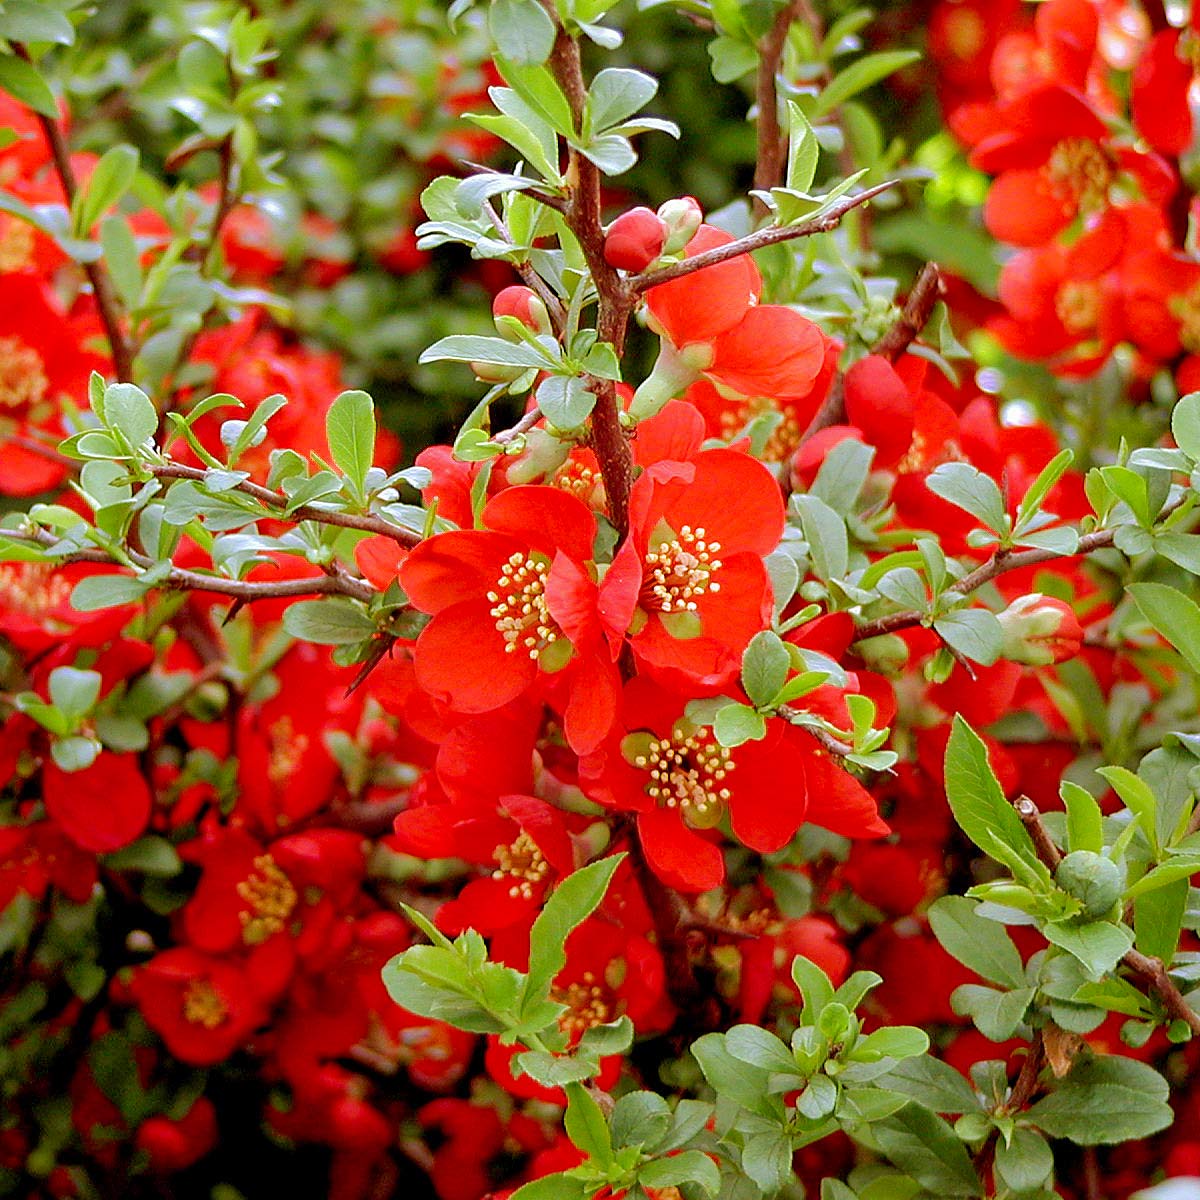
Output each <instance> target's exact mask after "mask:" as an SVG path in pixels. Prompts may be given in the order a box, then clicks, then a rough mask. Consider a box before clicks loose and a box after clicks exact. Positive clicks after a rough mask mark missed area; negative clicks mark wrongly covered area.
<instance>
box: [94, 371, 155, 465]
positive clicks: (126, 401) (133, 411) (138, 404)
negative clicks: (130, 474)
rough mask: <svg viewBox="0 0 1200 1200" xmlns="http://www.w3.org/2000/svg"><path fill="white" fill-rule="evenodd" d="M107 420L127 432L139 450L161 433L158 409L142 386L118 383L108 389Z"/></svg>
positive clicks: (106, 392)
mask: <svg viewBox="0 0 1200 1200" xmlns="http://www.w3.org/2000/svg"><path fill="white" fill-rule="evenodd" d="M104 423H105V424H106V425H107V426H108V427H109V428H110V429H116V430H119V431H120V432H121V433H122V434H124V435H125V440H126V441H127V442H128V443H129V444H130V446H131V447H133V449H135V450H136V449H138V448H139V447H140V446H142V445H144V444H145V443H146V442H148V441H149V440H150V439H151V438H153V437H154V435H155V433H157V432H158V412H157V410H156V409H155V407H154V405H153V404H152V403H151V402H150V397H149V396H147V395H146V393H145V392H143V391H142V389H141V388H139V387H134V385H133V384H132V383H114V384H111V385H110V386H109V387H108V388H106V389H105V392H104Z"/></svg>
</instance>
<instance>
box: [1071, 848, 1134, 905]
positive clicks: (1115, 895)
mask: <svg viewBox="0 0 1200 1200" xmlns="http://www.w3.org/2000/svg"><path fill="white" fill-rule="evenodd" d="M1054 882H1055V883H1057V884H1058V886H1059V887H1060V888H1062V890H1063V891H1064V892H1066V893H1067V894H1068V895H1070V896H1074V897H1075V899H1076V900H1079V901H1081V902H1082V904H1083V910H1082V912H1081V913H1080V914H1079V915H1080V916H1081V917H1084V918H1085V919H1087V920H1089V921H1095V920H1099V919H1100V918H1101V917H1104V916H1107V915H1108V913H1109V911H1110V910H1111V908H1112V906H1113V905H1114V904H1116V902H1117V901H1118V900H1119V899H1120V898H1121V893H1122V892H1123V891H1124V890H1125V872H1124V870H1122V868H1121V867H1119V866H1118V865H1117V864H1116V863H1115V862H1113V861H1112V859H1110V858H1105V857H1104V856H1103V855H1102V854H1095V853H1093V852H1092V851H1091V850H1075V851H1073V852H1072V853H1070V854H1068V855H1067V857H1066V858H1064V859H1063V860H1062V862H1060V863H1059V864H1058V866H1057V867H1056V868H1055V871H1054Z"/></svg>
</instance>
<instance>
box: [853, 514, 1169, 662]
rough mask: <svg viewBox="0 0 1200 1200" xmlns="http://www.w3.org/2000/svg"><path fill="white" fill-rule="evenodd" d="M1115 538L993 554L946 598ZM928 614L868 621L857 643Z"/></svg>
mask: <svg viewBox="0 0 1200 1200" xmlns="http://www.w3.org/2000/svg"><path fill="white" fill-rule="evenodd" d="M1182 504H1183V499H1179V500H1176V501H1175V502H1173V503H1171V504H1169V505H1167V507H1166V508H1164V509H1163V510H1162V512H1161V513H1160V514H1159V519H1160V520H1161V519H1162V518H1164V517H1168V516H1170V515H1171V513H1173V512H1174V511H1175V510H1176V509H1177V508H1179V507H1180V506H1181V505H1182ZM1115 536H1116V530H1115V529H1098V530H1097V531H1096V532H1095V533H1088V534H1085V535H1084V536H1083V537H1081V538H1080V539H1079V542H1078V544H1077V545H1076V547H1075V549H1074V550H1072V551H1071V553H1070V554H1063V553H1060V552H1059V551H1057V550H1042V549H1031V550H1012V551H1007V552H1004V553H1001V552H999V551H997V553H995V554H993V555H992V557H991V558H989V559H988V561H987V562H985V563H983V564H982V566H979V567H976V568H975V570H974V571H972V572H971V573H970V574H969V575H964V576H963V578H962V579H960V580H959V581H958V582H957V583H956V584H953V585H952V586H950V587H948V588H947V589H946V591H945V592H944V593H943V595H948V594H949V593H951V592H954V593H957V594H959V595H962V596H967V595H970V593H971V592H974V591H976V590H977V589H978V588H981V587H983V585H984V584H985V583H991V581H992V580H993V579H995V578H997V577H998V576H1000V575H1005V574H1007V573H1008V572H1009V571H1017V570H1020V569H1021V568H1022V567H1036V566H1039V565H1040V564H1041V563H1047V562H1056V561H1057V560H1059V559H1064V558H1077V557H1079V556H1080V555H1082V554H1092V553H1093V552H1095V551H1096V550H1106V549H1108V547H1110V546H1111V545H1112V544H1113V538H1114V537H1115ZM927 615H928V614H926V613H919V612H916V611H915V610H912V609H906V610H904V611H902V612H895V613H888V615H887V616H884V617H876V618H875V619H874V620H873V621H866V622H864V623H863V624H862V625H860V626H859V628H858V632H857V633H856V634H855V641H863V640H865V639H866V638H873V637H881V636H882V635H883V634H885V633H895V632H896V631H897V630H900V629H908V628H910V627H911V626H913V625H920V624H921V622H922V621H924V620H925V619H926V617H927Z"/></svg>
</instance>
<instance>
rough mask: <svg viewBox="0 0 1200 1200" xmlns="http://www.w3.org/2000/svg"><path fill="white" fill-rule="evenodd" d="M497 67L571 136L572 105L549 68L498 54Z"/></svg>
mask: <svg viewBox="0 0 1200 1200" xmlns="http://www.w3.org/2000/svg"><path fill="white" fill-rule="evenodd" d="M496 66H497V67H498V68H499V70H500V74H501V75H502V76H503V77H504V81H505V82H506V83H507V84H508V85H509V87H511V88H512V89H513V91H515V92H516V93H517V95H519V96H520V97H521V99H522V100H524V101H525V103H526V104H528V105H530V106H531V107H532V108H534V109H536V110H537V112H538V114H539V115H540V116H542V117H544V118H545V119H546V121H547V122H549V124H550V125H551V126H552V127H553V129H554V130H555V131H556V132H557V133H561V134H562V135H563V137H571V136H572V135H573V134H574V133H575V121H574V118H573V117H572V115H571V105H570V103H569V102H568V100H567V97H566V96H565V95H564V93H563V90H562V88H560V87H559V86H558V84H557V83H556V82H555V79H554V76H553V74H551V72H550V71H548V70H547V69H546V68H545V67H541V66H536V65H534V66H519V65H518V64H517V63H510V62H508V61H506V60H505V59H504V58H503V57H501V56H498V57H497V59H496ZM517 240H518V241H519V240H520V239H517Z"/></svg>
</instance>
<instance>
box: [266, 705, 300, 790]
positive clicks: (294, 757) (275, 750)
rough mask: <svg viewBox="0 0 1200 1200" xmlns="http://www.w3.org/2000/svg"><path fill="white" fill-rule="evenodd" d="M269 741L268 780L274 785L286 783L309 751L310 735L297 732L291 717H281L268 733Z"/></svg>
mask: <svg viewBox="0 0 1200 1200" xmlns="http://www.w3.org/2000/svg"><path fill="white" fill-rule="evenodd" d="M267 741H268V744H269V752H268V755H267V778H268V779H270V781H271V782H272V783H274V784H280V783H286V782H287V781H288V780H289V779H291V778H292V776H293V775H295V773H296V770H297V769H298V768H299V766H300V761H301V759H302V758H303V757H304V754H305V751H307V750H308V735H307V734H304V733H297V732H296V727H295V725H293V724H292V718H291V717H280V718H279V720H278V721H276V722H275V723H274V724H273V725H272V726H271V728H270V729H269V730H268V731H267Z"/></svg>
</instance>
